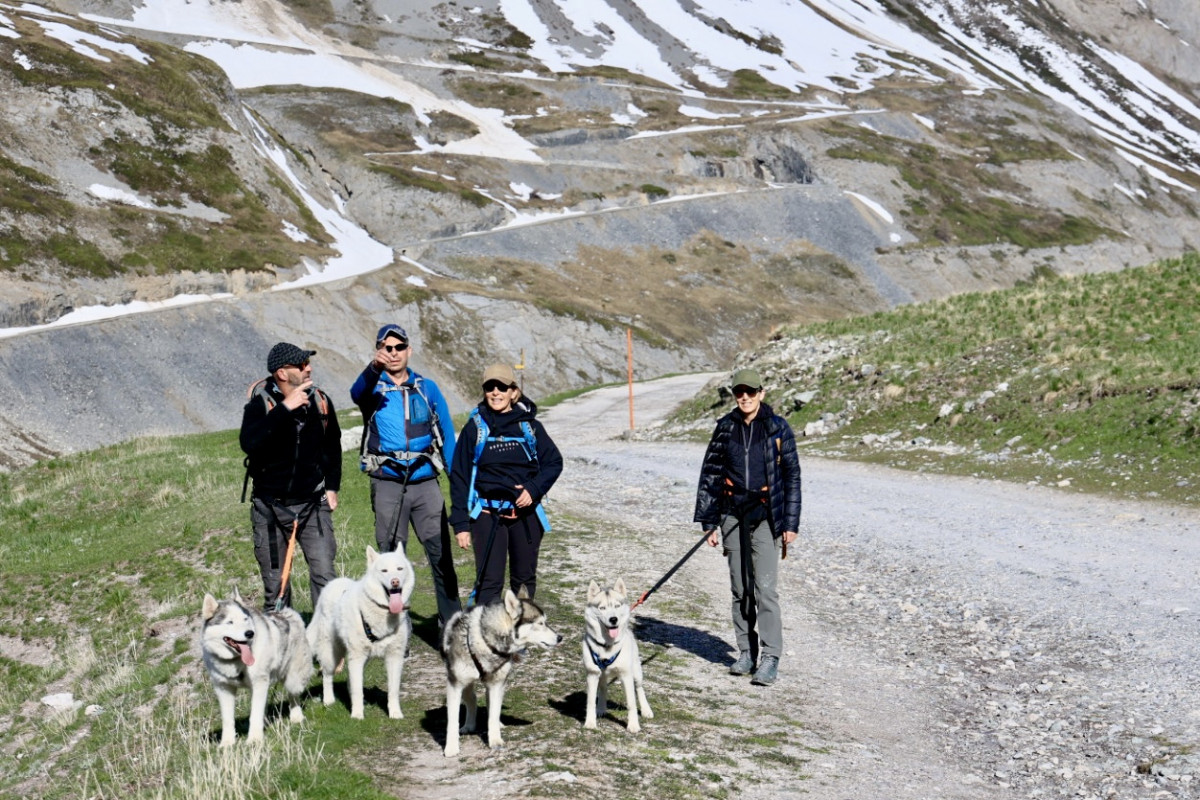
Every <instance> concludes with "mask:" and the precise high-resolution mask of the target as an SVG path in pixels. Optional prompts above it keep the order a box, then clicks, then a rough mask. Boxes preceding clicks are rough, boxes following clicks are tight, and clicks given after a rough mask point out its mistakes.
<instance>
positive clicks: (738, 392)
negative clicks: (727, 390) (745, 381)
mask: <svg viewBox="0 0 1200 800" xmlns="http://www.w3.org/2000/svg"><path fill="white" fill-rule="evenodd" d="M761 391H762V389H761V388H759V389H752V388H750V387H749V386H735V387H733V396H734V397H741V396H742V395H745V396H746V397H754V395H756V394H758V393H759V392H761Z"/></svg>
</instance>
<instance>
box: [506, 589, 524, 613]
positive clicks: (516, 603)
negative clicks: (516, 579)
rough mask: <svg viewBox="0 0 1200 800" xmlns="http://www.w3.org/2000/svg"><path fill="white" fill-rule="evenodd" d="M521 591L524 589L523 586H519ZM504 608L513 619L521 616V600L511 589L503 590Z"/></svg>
mask: <svg viewBox="0 0 1200 800" xmlns="http://www.w3.org/2000/svg"><path fill="white" fill-rule="evenodd" d="M521 591H522V592H524V591H525V587H524V586H522V587H521ZM504 610H505V611H507V612H508V614H509V616H511V617H512V618H513V619H520V618H521V601H520V599H518V598H517V596H516V595H515V594H513V591H512V589H505V590H504Z"/></svg>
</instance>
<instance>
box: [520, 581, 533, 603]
mask: <svg viewBox="0 0 1200 800" xmlns="http://www.w3.org/2000/svg"><path fill="white" fill-rule="evenodd" d="M517 599H518V600H532V599H533V598H532V597H530V596H529V589H528V588H527V587H526V586H525V584H523V583H522V584H521V588H520V589H519V590H518V591H517Z"/></svg>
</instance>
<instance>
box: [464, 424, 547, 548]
mask: <svg viewBox="0 0 1200 800" xmlns="http://www.w3.org/2000/svg"><path fill="white" fill-rule="evenodd" d="M470 419H471V420H474V422H475V431H476V434H477V435H476V437H475V450H474V452H473V453H472V455H471V482H470V484H468V486H467V513H468V514H469V515H470V517H471V519H478V518H479V515H480V514H481V513H483V509H484V501H483V499H482V498H481V497H480V496H479V493H478V492H476V491H475V476H476V474H478V472H479V457H480V456H481V455H482V454H483V448H484V447H485V446H486V445H487V443H488V442H520V444H521V449H523V450H524V451H525V457H526V458H528V459H529V460H530V461H533V462H536V461H537V437H536V436H535V435H534V433H533V426H532V425H530V424H529V420H521V433H522V434H523V435H522V436H488V434H489V433H490V432H491V431H490V429H489V428H488V426H487V423H486V422H484V421H483V417H482V416H481V415H480V414H479V409H478V408H473V409H471V416H470ZM497 507H498V508H511V507H512V503H510V502H508V501H507V500H506V501H504V505H501V506H497ZM536 511H537V518H538V522H540V523H542V530H543V531H544V532H546V533H549V532H550V530H551V528H550V520H549V518H548V517H547V516H546V510H545V509H544V508H542V504H541V501H538V504H537V509H536Z"/></svg>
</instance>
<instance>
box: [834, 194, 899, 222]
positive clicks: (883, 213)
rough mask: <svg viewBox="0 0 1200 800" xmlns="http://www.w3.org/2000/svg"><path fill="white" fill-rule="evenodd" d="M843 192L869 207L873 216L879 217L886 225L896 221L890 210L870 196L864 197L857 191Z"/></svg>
mask: <svg viewBox="0 0 1200 800" xmlns="http://www.w3.org/2000/svg"><path fill="white" fill-rule="evenodd" d="M845 194H847V195H849V196H850V197H853V198H854V199H855V200H857V201H858V202H860V203H862V204H863V205H864V206H866V207H867V208H869V209H871V211H873V212H874V213H875V216H877V217H879V218H880V219H881V220H883V221H884V222H886V223H887V224H888V225H891V224H892V223H894V222H895V221H896V218H895V217H893V216H892V214H891V212H890V211H888V210H887V209H886V208H884V207H883V206H882V205H880V204H879V203H877V202H875V201H874V200H872V199H871V198H869V197H864V196H863V195H861V194H859V193H858V192H846V193H845Z"/></svg>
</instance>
